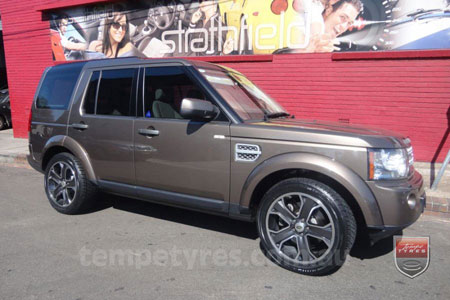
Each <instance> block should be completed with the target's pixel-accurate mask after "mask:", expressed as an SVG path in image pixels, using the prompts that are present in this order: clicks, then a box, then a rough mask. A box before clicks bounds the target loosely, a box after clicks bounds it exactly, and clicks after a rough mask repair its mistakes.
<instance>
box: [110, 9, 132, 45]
mask: <svg viewBox="0 0 450 300" xmlns="http://www.w3.org/2000/svg"><path fill="white" fill-rule="evenodd" d="M127 29H128V28H127V17H126V16H125V15H119V16H117V17H116V18H115V20H114V22H113V23H112V24H111V27H110V29H109V38H110V41H115V42H116V43H120V42H121V41H122V40H123V37H124V36H125V33H126V31H127Z"/></svg>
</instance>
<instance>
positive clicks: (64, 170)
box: [60, 164, 67, 180]
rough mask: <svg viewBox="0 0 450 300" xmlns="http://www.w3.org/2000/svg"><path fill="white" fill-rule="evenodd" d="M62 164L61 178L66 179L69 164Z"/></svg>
mask: <svg viewBox="0 0 450 300" xmlns="http://www.w3.org/2000/svg"><path fill="white" fill-rule="evenodd" d="M60 165H62V166H61V178H62V179H64V180H67V174H66V173H67V165H66V164H60Z"/></svg>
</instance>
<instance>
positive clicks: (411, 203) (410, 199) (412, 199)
mask: <svg viewBox="0 0 450 300" xmlns="http://www.w3.org/2000/svg"><path fill="white" fill-rule="evenodd" d="M416 204H417V201H416V195H414V194H410V195H409V196H408V206H409V208H411V209H414V208H415V207H416Z"/></svg>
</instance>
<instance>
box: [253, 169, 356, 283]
mask: <svg viewBox="0 0 450 300" xmlns="http://www.w3.org/2000/svg"><path fill="white" fill-rule="evenodd" d="M311 183H314V185H312V184H311ZM326 188H327V186H325V185H324V184H322V183H320V182H317V181H314V180H310V179H304V178H296V179H288V180H285V181H282V182H280V183H279V184H277V185H275V186H274V187H272V188H271V189H270V190H269V191H268V192H267V193H266V195H264V197H263V200H262V201H261V205H260V208H259V210H258V217H257V222H258V231H259V235H260V238H261V243H262V246H263V249H264V250H265V252H266V255H268V256H269V258H270V259H272V260H273V261H275V262H276V263H277V264H279V265H280V266H282V267H283V268H286V269H288V270H291V271H295V272H298V273H303V274H311V275H321V274H323V273H326V272H328V271H330V270H331V269H333V268H336V267H337V266H341V265H342V264H343V263H344V261H345V257H346V255H347V253H345V252H346V251H345V249H344V248H345V247H344V239H345V222H344V219H343V216H342V214H341V213H340V210H339V207H338V205H337V204H336V199H335V197H333V196H332V195H331V194H330V193H329V192H328V191H327V189H326ZM292 192H300V193H305V194H308V195H311V196H313V197H315V198H317V199H319V200H320V201H321V202H322V204H323V205H324V206H325V207H326V208H327V209H328V211H329V212H330V215H331V218H332V221H333V223H334V230H335V239H334V243H333V245H332V247H331V250H330V252H329V253H328V254H327V255H326V256H325V257H324V258H322V259H321V260H320V261H318V262H316V263H314V264H312V265H309V266H305V265H302V264H300V263H298V264H296V263H294V262H292V261H290V260H287V259H285V258H283V257H282V256H280V254H278V251H277V250H276V249H275V248H274V247H273V246H272V244H271V242H270V240H269V237H268V232H267V229H266V215H267V212H268V209H269V207H270V205H271V204H272V203H273V201H275V200H276V199H278V198H279V197H280V196H282V195H284V194H287V193H292Z"/></svg>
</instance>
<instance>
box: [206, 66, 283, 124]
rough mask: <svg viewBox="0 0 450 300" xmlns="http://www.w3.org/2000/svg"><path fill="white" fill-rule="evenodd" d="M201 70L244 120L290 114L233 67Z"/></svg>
mask: <svg viewBox="0 0 450 300" xmlns="http://www.w3.org/2000/svg"><path fill="white" fill-rule="evenodd" d="M199 71H200V72H201V73H202V74H203V76H204V77H205V78H206V80H208V82H209V83H211V85H213V86H214V88H215V89H216V90H217V91H218V92H219V94H220V95H221V96H222V97H223V98H224V99H225V101H227V103H228V104H229V105H230V106H231V107H232V108H233V110H234V111H235V112H236V113H237V114H238V115H239V116H240V117H241V118H242V119H243V120H244V121H246V120H260V119H265V118H266V117H270V116H271V115H279V114H281V115H288V113H287V112H286V111H285V110H284V108H283V107H282V106H281V105H280V104H278V103H277V102H276V101H275V100H273V99H272V98H270V97H269V96H267V95H266V94H265V93H264V92H263V91H261V90H260V89H259V88H258V87H257V86H256V85H255V84H254V83H253V82H251V81H250V80H249V79H248V78H247V77H245V76H244V75H242V74H240V73H237V72H236V71H234V70H232V69H228V68H226V69H224V70H223V71H216V70H209V69H199Z"/></svg>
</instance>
